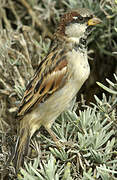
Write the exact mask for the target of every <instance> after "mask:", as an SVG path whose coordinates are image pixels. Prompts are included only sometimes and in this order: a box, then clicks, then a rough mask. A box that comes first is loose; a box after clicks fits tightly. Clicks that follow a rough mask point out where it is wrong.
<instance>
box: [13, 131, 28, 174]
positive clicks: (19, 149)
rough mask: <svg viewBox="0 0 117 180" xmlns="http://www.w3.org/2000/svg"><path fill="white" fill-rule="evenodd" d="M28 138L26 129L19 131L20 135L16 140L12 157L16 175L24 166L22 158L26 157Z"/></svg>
mask: <svg viewBox="0 0 117 180" xmlns="http://www.w3.org/2000/svg"><path fill="white" fill-rule="evenodd" d="M30 138H31V136H30V131H29V130H28V129H27V128H22V129H21V130H20V135H19V137H18V138H17V142H16V146H15V152H14V157H13V164H14V167H15V169H16V173H17V172H18V171H19V168H20V167H23V165H24V158H25V157H26V156H27V155H28V149H29V143H30Z"/></svg>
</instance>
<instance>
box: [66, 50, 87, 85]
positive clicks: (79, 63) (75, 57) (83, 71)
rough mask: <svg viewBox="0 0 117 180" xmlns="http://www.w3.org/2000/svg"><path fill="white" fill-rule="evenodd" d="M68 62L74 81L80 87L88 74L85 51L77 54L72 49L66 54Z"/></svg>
mask: <svg viewBox="0 0 117 180" xmlns="http://www.w3.org/2000/svg"><path fill="white" fill-rule="evenodd" d="M68 60H69V67H70V69H71V71H72V73H73V78H74V80H76V81H78V82H79V83H80V86H82V84H83V83H84V82H85V81H86V80H87V78H88V76H89V74H90V66H89V63H88V59H87V51H84V52H79V51H76V50H75V49H73V50H72V51H71V52H69V53H68Z"/></svg>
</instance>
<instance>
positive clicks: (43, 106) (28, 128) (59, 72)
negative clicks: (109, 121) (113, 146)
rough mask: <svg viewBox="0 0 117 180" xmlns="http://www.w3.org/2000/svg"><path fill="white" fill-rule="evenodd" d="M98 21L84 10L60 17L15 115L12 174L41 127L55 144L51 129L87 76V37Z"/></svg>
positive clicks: (55, 139) (80, 9) (88, 67)
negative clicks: (16, 129)
mask: <svg viewBox="0 0 117 180" xmlns="http://www.w3.org/2000/svg"><path fill="white" fill-rule="evenodd" d="M101 22H102V21H101V20H100V19H99V18H97V17H96V16H95V15H94V14H93V13H92V12H91V11H90V10H89V9H86V8H77V9H71V10H70V11H68V12H66V13H65V14H63V15H62V17H61V18H60V22H59V24H58V27H57V29H56V31H55V33H54V34H53V40H52V43H51V46H50V49H49V52H48V54H47V55H46V57H45V58H44V59H43V60H42V61H41V62H40V64H39V65H38V67H37V70H36V72H35V73H34V75H33V77H32V78H31V80H30V82H29V83H28V85H27V86H26V90H25V92H24V95H23V98H22V100H21V103H20V106H19V109H18V112H17V118H18V119H19V128H18V133H17V134H18V137H17V142H16V145H15V152H14V156H13V163H14V167H15V169H16V172H18V171H19V169H20V168H21V167H23V165H24V160H25V157H26V156H27V155H28V149H29V144H30V140H31V138H32V136H33V134H34V133H35V132H36V131H37V130H39V128H40V127H41V126H43V127H44V128H45V129H46V130H47V131H48V133H49V134H50V135H51V137H52V138H53V140H54V141H55V142H56V144H57V143H58V139H57V138H56V135H55V133H54V132H53V131H52V130H51V127H52V125H53V123H54V122H55V120H56V119H57V117H58V116H59V115H60V114H61V113H62V112H64V111H65V110H67V109H68V108H69V107H70V104H71V101H72V100H73V98H74V97H75V96H76V94H77V92H78V91H79V89H80V88H81V87H82V85H83V84H84V82H85V81H86V80H87V79H88V77H89V74H90V66H89V63H88V58H87V38H88V36H89V34H91V32H92V30H93V27H94V26H95V25H96V24H99V23H101ZM58 144H59V143H58Z"/></svg>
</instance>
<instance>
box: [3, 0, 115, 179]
mask: <svg viewBox="0 0 117 180" xmlns="http://www.w3.org/2000/svg"><path fill="white" fill-rule="evenodd" d="M78 7H85V8H89V9H91V10H92V11H93V12H94V14H95V15H96V16H98V17H99V18H100V19H101V20H102V21H103V23H102V24H100V25H98V26H97V27H96V30H95V31H94V32H93V33H92V35H91V36H90V37H89V39H88V56H89V63H90V66H91V74H90V77H89V79H88V80H87V82H86V83H85V84H84V85H83V87H82V88H81V90H80V92H79V93H78V96H77V103H75V105H74V108H73V111H68V112H65V113H63V114H62V115H61V116H60V117H59V118H58V119H57V121H56V123H55V124H54V126H53V129H54V131H55V133H56V134H57V136H58V139H60V141H62V142H63V143H65V144H66V145H65V146H64V147H63V148H62V149H61V150H58V149H56V147H55V144H54V142H53V141H52V140H51V138H50V137H49V135H48V133H47V132H46V131H45V130H44V129H43V128H42V129H41V131H40V134H38V135H37V136H36V137H35V138H34V139H33V141H32V144H31V146H32V147H33V149H35V151H34V154H35V152H37V153H36V155H34V154H33V153H32V154H33V155H32V156H31V158H30V163H29V164H26V163H25V168H24V169H21V174H19V175H18V178H19V179H25V180H28V179H29V180H31V179H35V180H36V179H39V180H52V179H53V180H58V179H62V180H72V179H76V180H77V179H83V180H88V179H90V180H94V179H103V180H112V179H117V152H116V151H117V125H116V123H117V112H116V111H117V109H116V105H117V100H116V99H117V97H116V96H117V76H116V74H117V1H116V0H111V1H110V0H82V1H80V0H77V1H76V0H33V1H32V0H0V170H1V172H2V171H3V170H4V164H5V162H6V160H7V159H8V157H9V155H10V153H11V151H12V149H13V147H14V144H15V141H16V125H17V121H16V119H15V114H16V111H17V108H18V105H19V103H20V101H21V98H22V95H23V92H24V90H25V86H26V84H27V82H28V81H29V80H30V78H31V77H32V75H33V73H34V72H35V70H36V68H37V66H38V64H39V63H40V62H41V60H42V59H43V58H44V57H45V56H46V54H47V53H48V50H49V47H50V43H51V41H52V39H53V33H54V31H55V29H56V27H57V24H58V22H59V19H60V17H61V15H62V14H63V13H64V12H66V11H67V10H69V9H72V8H75V9H77V8H78ZM113 74H114V75H113ZM97 81H98V82H100V83H98V85H97V84H96V82H97ZM107 86H108V87H107ZM113 92H114V93H113ZM104 93H105V94H104ZM94 95H95V96H94ZM89 106H90V107H89ZM75 111H76V113H75ZM33 156H36V158H33ZM4 174H5V175H3V173H1V177H0V178H1V179H5V178H6V179H17V178H16V177H15V175H14V168H13V167H12V165H10V166H9V167H8V168H7V170H5V172H4Z"/></svg>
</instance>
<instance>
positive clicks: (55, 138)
mask: <svg viewBox="0 0 117 180" xmlns="http://www.w3.org/2000/svg"><path fill="white" fill-rule="evenodd" d="M46 130H47V131H48V133H49V134H50V136H51V137H52V139H53V141H54V142H55V144H56V146H57V147H58V148H59V149H61V148H62V146H63V145H62V144H61V143H60V141H59V140H58V139H57V137H56V135H55V134H54V132H53V131H52V130H51V129H50V128H48V127H46Z"/></svg>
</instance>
